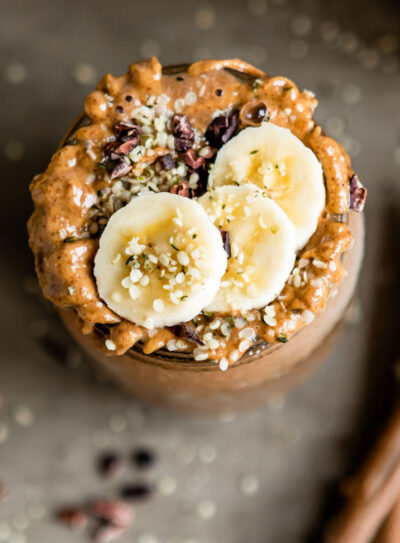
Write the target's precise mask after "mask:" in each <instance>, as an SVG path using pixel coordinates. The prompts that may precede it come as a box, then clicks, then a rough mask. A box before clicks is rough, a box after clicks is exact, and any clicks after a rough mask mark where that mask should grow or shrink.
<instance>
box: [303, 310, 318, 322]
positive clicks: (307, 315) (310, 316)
mask: <svg viewBox="0 0 400 543" xmlns="http://www.w3.org/2000/svg"><path fill="white" fill-rule="evenodd" d="M314 319H315V315H314V313H313V312H312V311H310V310H309V309H305V310H304V311H303V312H302V314H301V320H302V321H304V322H305V323H306V324H310V323H311V322H312V321H313V320H314Z"/></svg>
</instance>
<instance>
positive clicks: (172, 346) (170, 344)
mask: <svg viewBox="0 0 400 543" xmlns="http://www.w3.org/2000/svg"><path fill="white" fill-rule="evenodd" d="M166 347H167V349H168V350H169V351H175V349H176V340H175V339H170V340H169V341H167V343H166Z"/></svg>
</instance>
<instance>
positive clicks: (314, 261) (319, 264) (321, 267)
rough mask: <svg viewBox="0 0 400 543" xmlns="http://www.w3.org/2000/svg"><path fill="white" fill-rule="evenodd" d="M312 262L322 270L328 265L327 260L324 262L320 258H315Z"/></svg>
mask: <svg viewBox="0 0 400 543" xmlns="http://www.w3.org/2000/svg"><path fill="white" fill-rule="evenodd" d="M312 263H313V266H315V267H316V268H320V269H321V270H323V269H325V268H326V267H327V266H328V264H327V263H326V262H322V260H318V259H317V258H314V260H313V261H312Z"/></svg>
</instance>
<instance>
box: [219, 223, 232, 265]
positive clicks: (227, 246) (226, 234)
mask: <svg viewBox="0 0 400 543" xmlns="http://www.w3.org/2000/svg"><path fill="white" fill-rule="evenodd" d="M219 231H220V233H221V237H222V243H223V245H224V249H225V252H226V254H227V255H228V258H231V256H232V255H231V240H230V236H229V232H227V231H226V230H222V229H221V228H220V229H219Z"/></svg>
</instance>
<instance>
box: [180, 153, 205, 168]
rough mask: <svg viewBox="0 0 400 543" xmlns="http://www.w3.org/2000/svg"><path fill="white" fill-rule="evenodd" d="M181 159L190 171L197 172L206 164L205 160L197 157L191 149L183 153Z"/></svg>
mask: <svg viewBox="0 0 400 543" xmlns="http://www.w3.org/2000/svg"><path fill="white" fill-rule="evenodd" d="M182 158H183V160H184V161H185V162H186V164H187V165H188V166H189V168H192V170H198V169H199V168H201V167H202V166H204V165H205V163H206V159H205V158H204V157H202V156H197V155H196V153H195V151H194V150H193V149H188V150H187V151H185V152H184V153H183V155H182Z"/></svg>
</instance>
